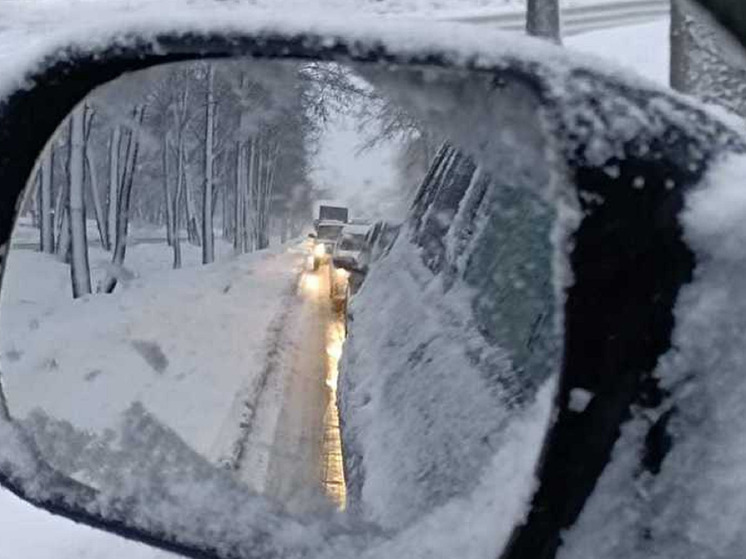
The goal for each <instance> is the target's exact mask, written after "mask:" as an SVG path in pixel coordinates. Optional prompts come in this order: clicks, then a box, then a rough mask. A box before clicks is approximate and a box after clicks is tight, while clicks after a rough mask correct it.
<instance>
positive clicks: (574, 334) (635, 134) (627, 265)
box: [0, 6, 745, 559]
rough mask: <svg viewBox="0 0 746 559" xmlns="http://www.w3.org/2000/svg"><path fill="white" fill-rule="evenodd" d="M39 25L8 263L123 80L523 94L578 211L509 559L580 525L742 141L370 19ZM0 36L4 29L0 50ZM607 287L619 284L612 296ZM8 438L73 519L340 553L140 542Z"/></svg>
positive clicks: (546, 553) (575, 75)
mask: <svg viewBox="0 0 746 559" xmlns="http://www.w3.org/2000/svg"><path fill="white" fill-rule="evenodd" d="M50 17H51V16H50ZM46 23H47V25H45V26H41V27H40V28H38V29H36V28H34V27H33V26H31V27H29V28H28V29H25V31H27V34H28V36H31V38H32V39H33V40H32V41H30V45H31V46H27V47H26V48H24V46H23V45H19V46H18V56H17V58H16V59H15V61H14V64H9V63H8V59H7V58H6V59H5V61H4V62H3V61H0V76H2V78H0V79H1V80H2V81H0V184H1V185H2V190H0V246H2V251H1V255H2V256H3V257H4V256H5V253H6V252H7V250H8V246H9V244H8V240H9V236H10V233H11V230H12V226H13V222H14V216H15V213H16V210H17V206H18V203H19V200H20V198H21V195H22V193H23V189H24V187H25V185H26V179H27V177H28V176H29V175H30V173H31V171H32V168H33V166H34V163H35V159H36V156H37V154H39V153H40V152H41V150H42V148H43V146H44V144H45V142H46V141H47V140H48V138H49V137H50V136H51V134H52V133H53V132H54V130H55V129H56V128H57V126H58V125H59V123H60V122H61V121H62V120H63V118H64V117H65V116H66V115H67V114H68V113H69V112H70V110H71V109H72V108H73V107H74V105H75V104H76V103H77V102H78V101H80V100H81V99H82V98H83V97H84V96H85V95H86V94H87V93H88V92H89V91H91V90H92V89H93V88H94V87H96V86H97V85H100V84H102V83H105V82H107V81H110V80H112V79H114V78H116V77H118V76H119V75H121V74H122V73H124V72H127V71H132V70H137V69H140V68H145V67H148V66H152V65H155V64H160V63H165V62H169V61H178V60H188V59H195V58H204V57H228V56H236V55H251V56H256V57H264V58H296V59H304V58H305V59H316V60H318V59H321V60H339V61H350V62H382V61H383V62H390V63H397V64H402V65H406V64H414V63H416V64H419V65H425V66H427V65H432V66H436V67H446V68H447V67H452V68H465V69H470V70H473V71H479V72H487V73H490V74H492V75H494V76H495V83H496V84H499V83H501V82H505V81H510V80H516V79H518V80H522V81H524V82H526V83H530V84H533V86H534V87H535V89H536V91H537V92H538V93H539V94H540V95H541V98H542V100H543V102H544V103H545V105H546V117H547V122H548V125H549V130H548V132H549V133H551V134H553V135H555V136H556V138H557V142H556V143H557V145H558V146H559V148H560V150H559V151H560V153H559V155H560V156H561V157H563V158H564V159H565V161H566V169H567V173H568V178H569V179H570V180H569V183H570V184H572V185H574V187H575V189H576V191H573V192H572V193H571V194H572V197H573V198H574V199H576V201H577V203H578V205H579V207H580V209H581V213H580V214H577V215H573V216H566V217H567V223H568V226H567V231H569V232H570V233H571V239H569V241H570V242H569V243H568V244H567V253H566V254H565V255H564V256H565V257H566V258H565V259H563V261H562V262H558V263H557V270H556V273H557V275H558V280H557V281H558V283H559V284H560V286H561V288H562V289H563V290H564V294H565V296H566V305H565V313H564V315H565V316H564V326H565V329H564V336H565V351H564V360H563V364H562V375H561V380H560V387H559V390H558V394H557V397H556V411H555V415H556V420H555V422H554V424H553V426H552V428H551V430H550V433H549V434H548V437H547V441H546V444H545V447H544V449H543V452H542V459H541V464H540V467H539V471H538V474H537V475H538V488H537V492H536V495H535V497H534V499H533V506H532V507H531V509H530V511H529V513H528V516H527V518H526V521H525V523H524V524H523V525H522V526H519V527H518V528H517V529H516V531H515V533H514V534H513V538H512V539H511V541H510V542H509V545H508V546H507V547H506V549H505V550H504V552H503V555H502V557H503V558H504V559H518V558H519V557H529V556H530V557H534V558H537V559H545V558H549V557H553V556H554V555H555V554H556V552H557V549H558V547H559V545H560V542H561V533H562V531H563V530H564V529H565V528H567V527H569V526H571V525H572V524H573V523H574V522H575V520H576V519H577V517H578V515H579V514H580V512H581V510H582V508H583V506H584V504H585V502H586V500H587V498H588V496H589V495H590V493H591V492H592V491H593V488H594V485H595V483H596V480H597V479H598V477H599V475H600V474H601V472H602V471H603V469H604V466H605V465H606V463H607V462H608V460H609V456H610V453H611V450H612V447H613V445H614V443H615V442H616V440H617V438H618V436H619V429H620V425H621V424H622V423H623V422H624V421H626V420H627V419H628V418H629V416H630V407H631V406H632V405H633V404H636V405H643V406H648V407H650V408H654V407H655V406H657V405H658V404H659V403H660V400H661V398H662V397H663V394H662V393H661V390H660V389H659V388H658V386H657V383H656V381H655V379H654V378H653V376H652V373H653V370H654V368H655V366H656V364H657V360H658V358H659V357H660V356H661V355H662V354H663V353H664V352H665V351H666V350H668V349H669V348H670V347H671V333H672V330H673V326H674V318H673V306H674V303H675V301H676V297H677V294H678V291H679V288H680V287H681V286H682V285H684V284H685V283H687V282H689V281H690V280H691V278H692V274H693V270H694V266H695V259H694V255H693V253H692V251H691V250H690V249H689V248H688V246H687V245H686V243H685V242H684V239H683V238H682V230H681V227H680V225H679V221H678V216H679V213H680V211H681V210H682V208H683V207H684V194H685V192H686V191H687V190H688V189H690V188H691V187H692V186H694V185H696V184H698V183H699V181H700V179H701V177H702V175H703V173H704V172H705V171H706V170H707V167H708V165H709V162H710V159H711V158H712V157H713V155H714V154H719V153H720V152H727V151H731V152H733V151H735V152H743V151H745V149H744V142H743V140H742V139H741V138H740V137H739V136H738V135H737V133H735V132H733V131H732V130H731V129H729V128H728V126H727V125H726V124H725V123H723V122H721V121H719V120H717V119H716V117H713V116H712V115H710V114H708V113H706V112H705V111H704V110H703V109H701V108H699V107H698V106H696V105H695V104H694V103H691V102H689V101H687V100H685V99H683V98H681V97H678V96H676V95H674V94H671V93H670V92H668V91H665V90H662V89H658V88H656V87H654V86H651V85H649V84H646V83H640V82H638V81H637V79H636V78H634V77H631V76H625V75H624V74H623V73H618V72H608V71H606V70H603V69H601V68H598V67H595V65H594V64H593V63H592V62H587V63H586V62H583V63H578V62H577V61H576V60H574V59H573V57H571V56H568V55H566V54H564V53H563V52H562V51H561V50H560V49H556V48H553V47H551V46H545V45H542V44H540V43H538V42H533V41H530V40H523V39H518V38H516V37H515V36H508V37H505V36H500V35H497V34H492V33H489V32H483V31H478V30H475V29H474V28H471V27H467V26H464V27H461V28H455V29H454V28H451V27H450V26H445V25H441V26H438V25H433V24H431V23H427V24H415V23H414V22H405V23H402V22H399V23H396V22H393V21H391V20H375V21H374V20H371V21H366V20H362V21H357V22H356V23H355V25H354V27H352V26H350V24H349V21H335V20H328V19H326V20H314V19H312V18H308V17H305V16H303V17H296V18H290V17H289V18H286V19H277V18H271V17H269V18H268V17H267V16H266V14H263V15H262V14H258V13H255V12H252V11H251V10H248V9H245V8H241V7H232V8H231V7H220V8H218V7H216V6H211V7H210V9H209V11H205V10H204V9H193V8H191V7H188V6H187V7H184V10H183V12H180V13H178V14H172V15H170V16H163V15H162V13H160V12H159V13H158V16H157V17H154V12H153V11H152V10H142V11H141V12H138V10H137V9H135V10H134V11H133V12H128V13H127V14H126V17H122V18H112V17H109V18H105V19H101V20H100V21H98V22H96V25H76V24H74V23H70V24H69V25H66V24H65V25H59V26H58V27H57V28H56V29H55V28H54V25H53V23H54V22H52V21H51V19H50V20H49V21H47V22H46ZM50 25H51V27H52V29H51V30H50ZM438 29H441V30H442V33H439V32H438ZM11 31H13V30H12V29H11ZM3 33H6V35H3ZM7 33H10V31H8V30H7V29H5V30H0V42H2V41H3V39H4V38H6V37H7ZM19 35H21V36H23V37H24V38H26V39H28V36H27V35H24V34H23V33H20V34H19ZM9 58H13V57H9ZM19 61H20V63H19ZM641 180H642V182H640V181H641ZM641 192H644V193H645V194H644V195H642V196H641V195H640V193H641ZM609 224H613V225H614V226H615V227H613V228H610V227H609ZM636 243H637V244H636ZM610 247H612V249H611V250H610ZM639 247H644V256H645V258H643V259H642V260H640V259H638V258H637V254H636V251H637V250H639ZM642 264H644V265H642ZM617 275H618V276H620V277H621V279H622V280H623V281H619V280H617V281H611V280H612V279H613V278H614V277H616V276H617ZM658 431H660V429H659V430H658ZM651 433H652V438H648V439H646V442H647V448H646V449H642V450H646V451H647V454H645V455H644V456H643V459H642V466H643V467H645V468H647V469H648V470H649V471H651V472H654V470H655V469H656V468H657V467H660V462H661V460H662V459H663V456H664V455H665V452H666V446H667V445H668V444H669V443H668V442H667V441H666V438H665V425H664V426H663V430H662V433H658V435H656V433H657V431H655V429H653V428H651ZM656 436H657V437H658V438H657V439H656ZM0 440H1V441H2V453H3V455H2V456H0V484H2V485H3V486H5V487H7V488H9V489H10V490H12V491H14V492H15V493H17V494H18V495H19V496H21V497H23V498H24V499H26V500H28V501H30V502H32V503H34V504H36V505H38V506H40V507H42V508H45V509H47V510H49V511H51V512H54V513H57V514H62V515H64V516H67V517H69V518H72V519H74V520H77V521H80V522H84V523H86V524H89V525H92V526H97V527H101V528H103V529H105V530H108V531H111V532H114V533H118V534H120V535H122V536H125V537H128V538H132V539H135V540H139V541H143V542H146V543H150V544H153V545H156V546H158V547H161V548H164V549H169V550H173V551H176V552H178V553H181V554H184V555H187V556H192V557H221V558H222V557H270V556H282V555H281V553H282V551H284V552H286V553H288V554H290V553H298V552H303V553H308V554H312V555H313V554H317V555H319V556H321V555H323V553H322V551H321V550H322V549H324V550H326V551H327V552H329V553H330V555H331V554H333V553H331V550H333V547H334V545H333V544H328V543H327V542H328V540H329V538H332V539H333V536H334V534H325V533H323V532H321V531H318V530H316V529H314V528H313V527H308V526H299V525H298V523H297V521H295V520H293V519H290V518H285V517H283V516H282V515H281V514H276V516H273V522H275V523H283V522H287V526H288V527H290V526H293V527H294V528H295V530H296V532H295V534H294V536H295V537H296V539H300V538H298V537H297V536H298V535H299V534H300V533H305V535H306V536H311V535H313V536H314V537H311V538H310V539H308V540H307V541H309V542H311V547H310V548H309V547H303V546H301V547H295V548H293V547H292V545H291V546H290V547H288V548H285V549H284V550H281V551H279V552H278V548H277V547H275V546H270V545H268V543H269V542H267V540H266V538H267V535H266V534H265V535H264V539H262V535H261V534H252V536H256V537H258V538H259V539H258V540H256V539H247V537H243V538H242V534H241V530H240V523H238V524H236V526H233V527H232V528H233V529H232V530H229V533H228V536H229V537H228V538H227V539H223V540H221V541H219V542H210V541H209V540H205V539H204V538H205V537H207V536H209V532H205V533H204V534H193V533H179V534H173V533H165V532H163V531H158V530H155V529H151V530H148V529H145V528H143V527H142V526H138V525H137V523H135V522H130V520H131V519H130V517H129V516H128V515H127V512H128V511H127V510H126V509H119V510H118V509H117V508H116V507H114V508H113V509H109V510H105V511H103V510H100V507H99V506H98V505H96V504H95V498H94V496H92V495H91V492H90V489H89V488H86V487H83V486H80V485H79V484H76V483H75V482H72V481H71V480H69V479H66V478H63V477H62V476H60V475H59V474H57V473H56V472H54V471H53V470H51V469H50V468H49V467H48V466H46V465H45V464H44V463H43V462H42V461H41V460H40V459H39V457H38V455H37V454H36V453H35V452H34V450H33V446H32V445H31V444H30V443H29V442H28V441H27V440H26V439H25V437H24V435H23V433H22V432H21V431H20V430H19V429H18V428H17V427H16V426H15V425H14V424H13V422H12V421H11V420H10V418H9V417H8V416H7V413H4V414H0ZM239 520H240V519H239ZM284 526H285V525H283V527H284ZM290 531H291V532H292V530H290ZM223 535H225V534H223ZM337 535H338V534H337ZM244 536H245V535H244ZM291 539H292V537H291ZM375 539H376V538H375V537H373V538H372V540H371V541H370V542H368V543H373V542H374V541H375ZM206 542H207V543H206ZM344 549H345V550H346V551H349V550H350V548H349V547H345V548H344ZM317 552H318V553H317ZM278 553H279V555H278ZM496 553H497V550H496Z"/></svg>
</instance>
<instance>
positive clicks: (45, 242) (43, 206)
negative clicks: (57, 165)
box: [39, 144, 54, 254]
mask: <svg viewBox="0 0 746 559" xmlns="http://www.w3.org/2000/svg"><path fill="white" fill-rule="evenodd" d="M53 157H54V148H53V146H52V145H51V144H50V145H48V146H47V147H46V149H45V150H44V152H43V153H42V155H41V165H40V166H39V175H40V177H39V178H40V184H39V236H40V248H41V251H42V252H45V253H47V254H52V253H53V252H54V225H53V223H52V179H53V177H52V170H53V168H54V162H53V159H52V158H53Z"/></svg>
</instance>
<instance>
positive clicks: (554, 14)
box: [526, 0, 562, 43]
mask: <svg viewBox="0 0 746 559" xmlns="http://www.w3.org/2000/svg"><path fill="white" fill-rule="evenodd" d="M526 32H527V33H528V34H529V35H532V36H534V37H543V38H546V39H550V40H552V41H554V42H555V43H561V42H562V31H561V29H560V8H559V0H527V4H526Z"/></svg>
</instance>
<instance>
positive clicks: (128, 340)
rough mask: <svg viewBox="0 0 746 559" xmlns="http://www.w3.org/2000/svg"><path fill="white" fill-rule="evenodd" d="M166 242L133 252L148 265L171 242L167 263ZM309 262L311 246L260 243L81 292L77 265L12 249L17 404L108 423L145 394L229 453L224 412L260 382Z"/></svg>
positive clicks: (13, 401) (174, 421) (81, 421)
mask: <svg viewBox="0 0 746 559" xmlns="http://www.w3.org/2000/svg"><path fill="white" fill-rule="evenodd" d="M164 250H167V247H163V246H145V245H142V246H135V247H132V250H131V254H130V256H131V257H132V262H133V265H134V266H135V267H137V265H138V258H137V256H138V255H140V256H143V254H142V253H144V254H145V255H146V256H145V257H143V258H140V259H139V260H140V263H141V264H143V265H144V268H146V269H147V267H148V266H154V265H155V263H154V259H153V258H148V257H147V255H148V254H152V253H154V252H158V253H160V255H161V260H160V262H161V265H163V251H164ZM282 250H286V249H282ZM195 252H196V251H195ZM166 262H167V260H166ZM303 262H304V254H303V253H301V252H294V251H289V252H278V251H261V252H258V253H255V254H252V255H249V256H247V257H241V258H236V259H233V260H230V261H227V262H224V263H219V264H215V265H212V266H206V267H202V268H194V269H190V270H188V271H187V270H175V271H171V270H169V271H165V272H164V271H161V272H151V273H149V274H147V275H146V277H145V278H143V277H134V278H133V279H132V280H130V281H129V282H128V284H127V285H126V286H125V288H124V289H122V290H121V291H118V292H116V293H114V294H113V295H93V296H89V297H84V298H82V299H78V300H72V299H71V297H70V294H69V281H70V279H69V272H68V267H67V266H66V265H64V264H61V263H59V262H57V261H56V260H55V259H54V258H51V257H49V256H45V255H43V254H40V253H34V252H30V251H23V250H19V251H14V252H12V253H11V255H10V258H9V267H8V272H7V275H6V276H5V278H4V279H5V281H4V286H3V291H2V310H3V314H2V322H1V324H0V326H1V331H2V333H3V335H2V339H1V340H0V344H1V346H0V351H1V352H2V354H1V357H0V358H1V359H2V370H3V377H4V384H5V389H6V392H7V396H8V404H9V407H10V411H11V413H12V414H13V415H16V416H19V417H25V416H27V415H28V413H29V412H31V411H32V410H33V409H34V408H35V407H37V406H38V407H41V408H42V409H43V410H44V411H45V412H46V413H48V414H49V415H51V416H52V417H54V418H56V419H64V420H67V421H69V422H70V423H72V424H73V425H74V426H76V427H78V428H83V429H89V430H93V431H96V432H101V431H103V430H104V429H106V428H110V427H113V426H114V425H116V424H117V422H118V421H119V419H120V416H121V414H122V413H123V412H124V411H125V410H126V409H128V408H129V406H130V405H131V404H132V403H133V402H141V403H142V404H143V405H144V406H145V408H146V409H147V410H148V411H149V412H150V413H152V414H153V415H154V416H155V417H156V418H158V419H159V420H160V421H161V422H163V423H164V424H165V425H167V426H169V427H170V428H171V429H173V430H174V431H175V432H176V433H178V434H179V435H180V436H181V437H182V438H183V439H184V440H185V441H187V442H188V443H189V444H190V445H191V446H192V447H193V448H194V449H195V450H197V451H198V452H200V453H202V454H205V455H207V456H209V457H210V458H214V459H216V458H218V457H219V455H220V454H221V453H223V452H224V451H225V450H226V449H224V448H214V447H213V444H214V443H215V441H216V440H217V439H218V438H219V436H220V433H219V432H220V429H221V426H222V423H223V420H224V419H225V416H226V414H227V413H228V412H229V410H231V408H232V404H233V402H234V399H236V398H243V397H248V396H250V395H251V393H252V391H253V390H255V388H256V387H255V386H254V383H255V381H256V379H257V377H258V376H259V372H260V370H261V368H262V367H263V366H264V361H265V355H264V353H265V351H266V348H265V337H266V334H267V330H268V327H269V324H270V322H271V321H272V319H273V318H274V317H275V316H276V315H277V314H278V312H279V310H280V306H281V305H282V304H283V302H284V301H285V299H286V295H287V294H288V293H294V290H295V288H296V282H297V275H298V273H299V270H300V266H302V264H303ZM135 269H137V268H135ZM80 402H86V405H85V406H81V405H80Z"/></svg>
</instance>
